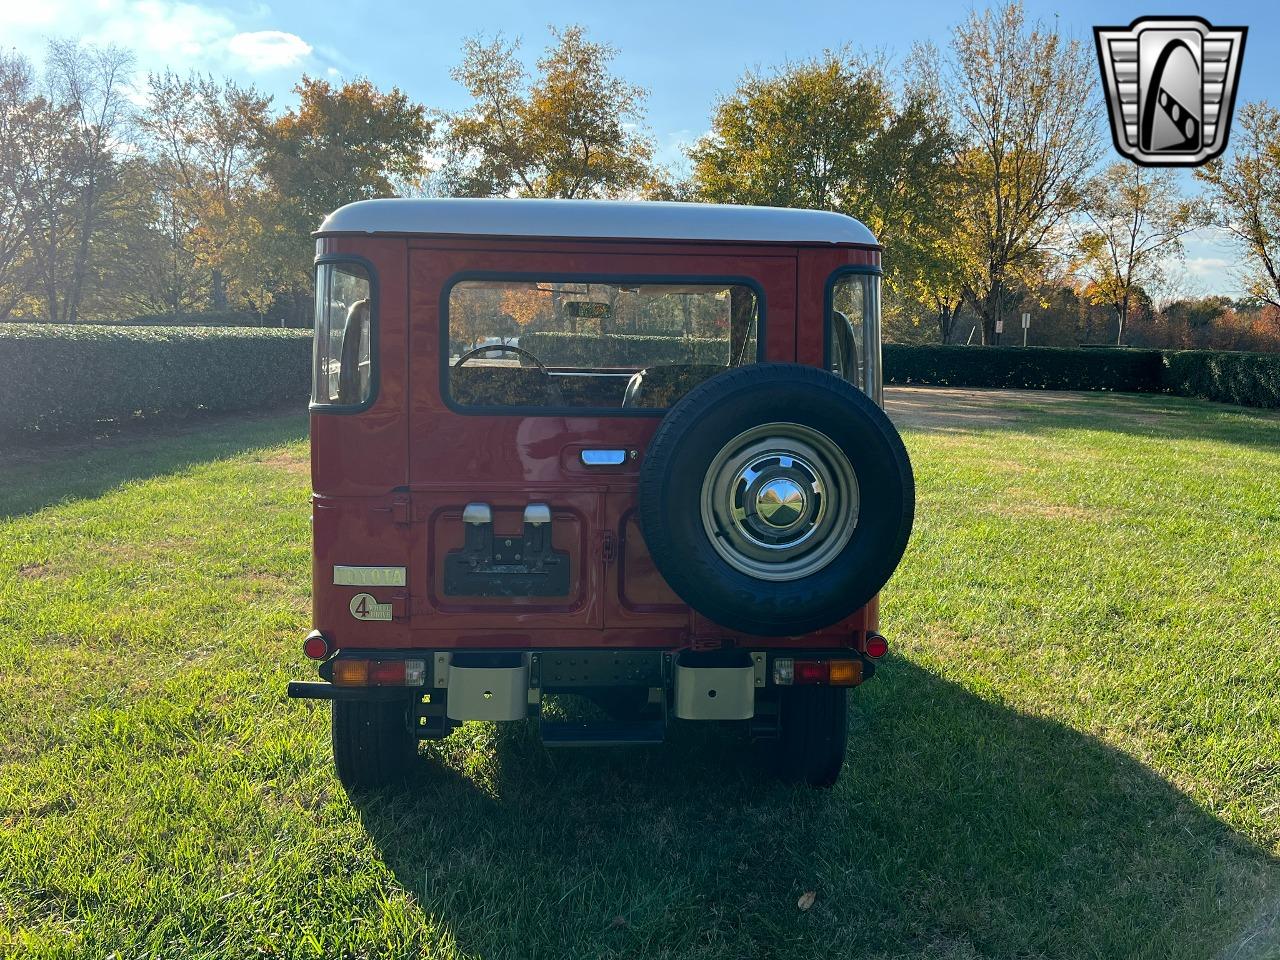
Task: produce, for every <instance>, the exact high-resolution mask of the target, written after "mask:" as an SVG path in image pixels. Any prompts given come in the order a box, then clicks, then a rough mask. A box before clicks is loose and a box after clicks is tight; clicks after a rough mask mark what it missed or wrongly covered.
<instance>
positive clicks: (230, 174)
mask: <svg viewBox="0 0 1280 960" xmlns="http://www.w3.org/2000/svg"><path fill="white" fill-rule="evenodd" d="M270 102H271V101H270V98H269V97H266V96H263V95H262V94H260V93H258V91H257V90H255V89H254V88H253V87H242V86H240V85H238V84H236V83H235V82H233V81H231V80H226V81H223V82H218V81H215V80H214V79H213V78H212V77H201V76H195V75H193V76H190V77H186V78H182V77H179V76H177V75H176V74H174V73H171V72H168V71H166V72H165V73H163V74H155V73H153V74H150V75H149V76H148V77H147V106H146V109H145V110H144V111H142V112H141V114H140V116H139V118H138V126H139V128H140V130H141V131H142V132H143V133H144V135H145V137H146V141H147V146H148V147H149V152H150V154H151V156H152V158H153V167H152V170H153V172H154V175H155V177H156V179H157V181H158V183H157V189H158V190H159V192H160V193H161V194H162V195H163V197H164V201H163V205H164V210H163V222H164V225H165V227H166V232H167V233H168V235H169V238H170V242H171V244H172V245H173V247H174V254H175V256H185V257H189V258H190V260H191V261H192V262H194V263H195V264H198V265H199V266H200V267H201V268H202V269H203V270H205V271H207V273H208V286H209V305H210V306H211V307H212V308H213V309H214V310H225V309H226V308H227V306H228V290H227V279H226V278H227V273H228V268H229V266H230V261H231V258H232V253H233V251H234V250H235V249H236V247H237V244H238V243H243V242H244V239H245V238H244V237H243V236H242V233H243V231H244V230H245V229H247V228H249V227H250V226H251V224H250V222H249V220H248V218H247V217H245V216H244V213H245V210H246V209H247V208H248V206H249V202H250V200H251V198H252V196H253V194H255V193H256V192H257V191H259V190H260V189H261V183H260V178H259V177H258V175H257V169H256V163H257V159H258V156H257V140H258V137H259V134H260V132H261V131H262V129H263V128H264V127H265V125H266V122H267V109H268V107H269V105H270ZM174 292H175V294H176V293H177V291H176V289H175V291H174Z"/></svg>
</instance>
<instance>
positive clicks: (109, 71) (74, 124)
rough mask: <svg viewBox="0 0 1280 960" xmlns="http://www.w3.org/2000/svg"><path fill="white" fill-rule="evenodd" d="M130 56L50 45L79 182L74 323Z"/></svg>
mask: <svg viewBox="0 0 1280 960" xmlns="http://www.w3.org/2000/svg"><path fill="white" fill-rule="evenodd" d="M132 66H133V54H131V53H130V52H129V51H127V50H123V49H121V48H119V47H116V46H106V47H97V46H94V45H92V44H85V43H81V42H78V41H75V40H54V41H51V42H50V43H49V79H50V87H51V89H52V90H53V93H54V98H55V99H56V101H57V102H59V103H60V104H61V105H62V107H63V110H64V119H65V120H66V121H68V122H69V124H70V126H71V132H72V134H73V136H75V137H76V138H77V139H78V141H79V144H78V150H77V154H78V156H77V160H78V163H79V170H78V171H77V173H78V175H79V186H80V191H79V195H78V197H77V201H78V204H77V206H78V209H77V211H76V220H77V222H76V230H75V234H76V235H75V239H74V245H73V247H72V249H71V276H70V280H69V283H68V285H67V290H66V297H65V301H64V307H63V310H64V319H66V320H67V321H68V322H70V323H75V321H76V320H77V319H78V316H79V312H80V304H81V301H82V300H83V299H84V295H85V283H86V281H87V279H88V272H89V248H90V245H91V244H92V243H93V239H94V236H95V234H96V233H97V231H98V229H99V227H100V226H101V220H102V213H103V206H104V203H105V198H106V194H107V193H108V191H109V190H110V188H111V177H112V176H113V174H114V172H115V164H116V156H115V151H116V149H117V147H118V145H119V139H120V137H121V136H122V134H123V127H124V126H125V124H126V123H127V122H128V119H129V104H128V101H127V100H126V99H125V91H124V87H125V84H126V82H127V81H128V75H129V70H130V68H131V67H132Z"/></svg>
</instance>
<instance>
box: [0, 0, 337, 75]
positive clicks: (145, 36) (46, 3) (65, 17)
mask: <svg viewBox="0 0 1280 960" xmlns="http://www.w3.org/2000/svg"><path fill="white" fill-rule="evenodd" d="M271 19H272V17H271V11H270V9H269V8H268V7H265V6H260V5H259V6H256V7H252V8H245V7H243V6H241V8H239V10H238V11H236V10H232V9H231V8H229V7H223V6H220V5H216V4H209V5H206V4H202V3H199V2H188V0H0V37H2V38H3V44H4V45H5V46H10V45H12V46H14V47H16V48H18V49H20V50H22V51H23V52H25V53H27V54H28V55H29V56H32V57H33V58H35V59H36V60H39V59H40V55H41V53H42V52H43V50H44V46H45V41H46V39H48V38H49V37H54V36H56V37H80V38H83V39H84V40H85V41H87V42H90V43H97V44H108V43H114V44H117V45H119V46H121V47H126V48H128V49H129V50H132V51H133V52H134V54H135V55H136V56H137V66H138V68H139V70H140V72H143V73H145V72H146V71H148V70H157V69H164V68H165V67H169V68H172V69H174V70H176V71H178V72H179V73H185V72H186V71H187V70H188V69H195V70H214V71H218V70H224V69H225V68H226V67H227V65H228V63H231V64H234V65H235V66H237V67H239V68H240V69H243V70H247V71H249V72H254V73H257V72H263V71H267V70H272V69H277V68H282V67H293V66H296V65H297V64H299V63H300V62H302V61H303V60H304V59H306V58H307V57H309V56H310V55H311V53H312V47H311V44H309V43H307V41H305V40H303V39H302V38H301V37H299V36H297V35H296V34H293V33H286V32H284V31H282V30H246V29H245V27H248V26H250V25H259V24H262V25H269V24H270V21H271ZM246 21H247V22H246Z"/></svg>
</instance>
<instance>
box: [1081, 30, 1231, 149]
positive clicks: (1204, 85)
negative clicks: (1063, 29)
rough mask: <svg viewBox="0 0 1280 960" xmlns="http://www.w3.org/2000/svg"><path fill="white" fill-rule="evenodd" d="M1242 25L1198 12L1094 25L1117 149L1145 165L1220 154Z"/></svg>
mask: <svg viewBox="0 0 1280 960" xmlns="http://www.w3.org/2000/svg"><path fill="white" fill-rule="evenodd" d="M1247 32H1248V28H1246V27H1214V26H1211V25H1210V24H1209V22H1208V21H1206V20H1201V19H1200V18H1199V17H1142V18H1139V19H1137V20H1135V21H1133V23H1131V24H1129V26H1128V27H1094V28H1093V36H1094V39H1095V40H1096V41H1097V44H1098V62H1099V63H1100V64H1101V66H1102V83H1103V86H1104V88H1105V91H1106V95H1107V110H1108V111H1109V112H1110V114H1111V135H1112V138H1113V139H1114V140H1115V144H1116V149H1117V150H1119V151H1120V153H1122V154H1123V155H1124V156H1126V157H1128V158H1129V159H1130V160H1133V161H1134V162H1135V163H1140V164H1142V165H1143V166H1145V167H1194V166H1198V165H1200V164H1202V163H1204V162H1206V161H1208V160H1212V159H1213V158H1214V157H1216V156H1218V155H1219V154H1220V153H1222V151H1223V150H1225V149H1226V148H1227V132H1228V130H1229V128H1230V126H1231V113H1232V110H1233V109H1234V107H1235V100H1236V80H1237V79H1238V78H1239V76H1240V59H1241V57H1242V56H1243V55H1244V39H1245V34H1246V33H1247Z"/></svg>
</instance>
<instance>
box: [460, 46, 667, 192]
mask: <svg viewBox="0 0 1280 960" xmlns="http://www.w3.org/2000/svg"><path fill="white" fill-rule="evenodd" d="M551 33H552V36H553V37H554V39H555V43H554V45H553V46H551V47H549V48H548V49H547V51H546V52H545V53H544V54H543V56H542V58H541V59H540V60H539V61H538V76H537V78H536V79H535V80H533V81H532V82H531V81H530V77H529V75H528V73H527V71H526V70H525V68H524V66H523V65H522V64H521V63H520V61H519V59H518V58H517V56H516V54H517V52H518V50H519V48H520V44H519V41H515V42H513V43H506V42H504V41H503V39H502V37H501V36H499V37H497V38H495V39H494V40H492V41H491V42H489V43H485V42H483V41H482V40H481V39H479V38H471V39H469V40H468V41H467V42H466V45H465V47H464V50H465V55H464V58H463V62H462V64H461V65H460V66H459V67H458V68H457V69H455V70H454V71H453V78H454V79H455V80H457V81H458V82H459V83H460V84H462V85H463V86H464V87H466V89H467V92H468V93H469V94H470V95H471V98H472V100H473V103H472V105H471V107H470V108H468V109H467V110H464V111H461V112H459V113H455V114H453V115H451V116H450V117H449V118H448V122H449V131H448V135H447V136H446V138H445V146H446V148H447V154H448V161H447V163H446V167H445V171H444V180H445V183H446V187H447V190H448V192H450V193H452V194H453V195H455V196H466V197H492V196H513V195H514V196H521V197H564V198H573V197H616V196H625V195H628V194H634V193H638V192H640V191H641V190H642V189H643V188H645V187H646V186H647V185H649V184H650V183H651V182H652V181H653V179H654V178H653V175H652V171H651V163H652V159H653V143H652V141H651V140H650V139H649V138H648V137H646V136H644V135H643V134H642V133H639V132H637V130H636V126H637V125H638V124H639V123H640V122H641V121H642V120H643V118H644V110H643V100H644V97H645V91H644V89H643V88H641V87H638V86H635V85H633V84H630V83H627V82H626V81H625V80H623V79H622V78H620V77H616V76H614V75H613V74H612V73H610V66H611V64H612V61H613V59H614V57H615V56H616V51H615V50H614V48H613V47H611V46H608V45H607V44H603V43H594V42H592V41H590V40H588V39H587V38H586V35H585V33H584V32H583V30H582V28H581V27H569V28H568V29H566V30H563V31H560V30H556V29H554V28H553V29H552V31H551Z"/></svg>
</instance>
